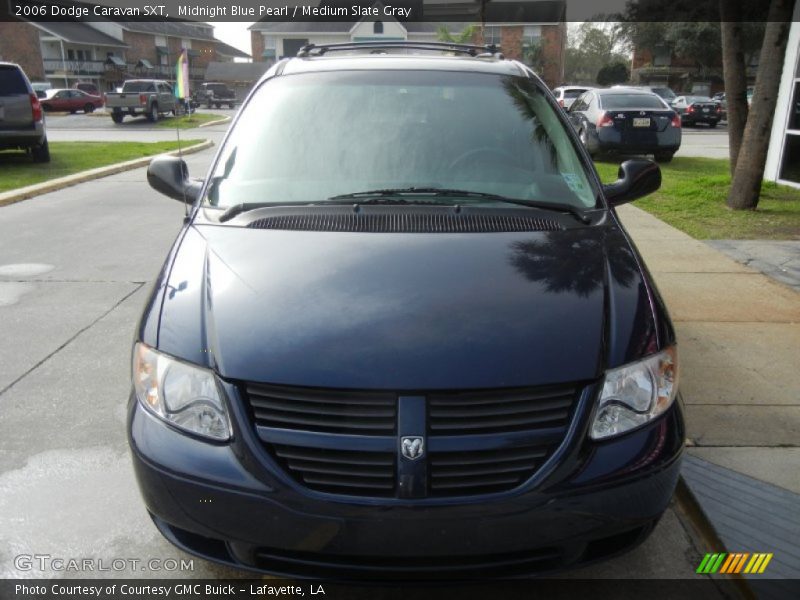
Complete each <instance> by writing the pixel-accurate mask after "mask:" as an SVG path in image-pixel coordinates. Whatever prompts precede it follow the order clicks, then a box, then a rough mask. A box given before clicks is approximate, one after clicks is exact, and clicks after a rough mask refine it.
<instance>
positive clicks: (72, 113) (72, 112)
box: [69, 110, 78, 115]
mask: <svg viewBox="0 0 800 600" xmlns="http://www.w3.org/2000/svg"><path fill="white" fill-rule="evenodd" d="M76 112H78V111H77V110H71V111H69V114H71V115H74V114H75V113H76Z"/></svg>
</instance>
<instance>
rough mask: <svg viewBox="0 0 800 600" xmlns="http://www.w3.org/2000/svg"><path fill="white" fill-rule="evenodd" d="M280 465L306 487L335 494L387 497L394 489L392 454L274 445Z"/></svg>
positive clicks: (394, 461)
mask: <svg viewBox="0 0 800 600" xmlns="http://www.w3.org/2000/svg"><path fill="white" fill-rule="evenodd" d="M273 451H274V452H275V455H276V456H277V457H278V459H279V460H280V462H281V463H282V464H283V466H284V467H285V468H286V469H288V470H289V472H290V474H291V475H292V476H293V477H294V478H295V479H297V480H298V481H300V482H302V483H304V484H305V485H307V486H308V487H310V488H312V489H315V490H319V491H323V492H331V493H334V494H348V495H353V494H355V495H369V496H389V495H392V494H393V492H394V487H395V480H396V476H395V463H396V459H395V456H394V454H392V453H387V452H383V453H382V452H348V451H342V450H321V449H316V448H308V447H304V446H285V445H275V446H273Z"/></svg>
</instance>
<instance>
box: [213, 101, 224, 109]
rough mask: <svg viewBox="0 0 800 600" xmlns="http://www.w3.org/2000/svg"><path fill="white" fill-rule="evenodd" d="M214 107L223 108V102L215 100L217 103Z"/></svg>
mask: <svg viewBox="0 0 800 600" xmlns="http://www.w3.org/2000/svg"><path fill="white" fill-rule="evenodd" d="M214 108H222V103H220V102H215V103H214Z"/></svg>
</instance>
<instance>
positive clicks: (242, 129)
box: [205, 70, 597, 208]
mask: <svg viewBox="0 0 800 600" xmlns="http://www.w3.org/2000/svg"><path fill="white" fill-rule="evenodd" d="M412 187H413V188H442V189H458V190H464V191H469V192H477V193H483V194H494V195H500V196H504V197H510V198H516V199H525V200H537V201H542V202H552V203H561V204H569V205H571V206H575V207H577V208H586V207H594V206H595V198H596V195H597V192H596V190H595V189H594V188H593V184H592V183H590V180H589V178H588V177H587V174H586V173H585V172H584V168H583V166H582V163H581V161H580V160H579V157H578V154H577V152H576V149H575V147H574V146H573V144H572V141H571V139H570V137H569V136H568V135H567V132H566V130H565V125H564V124H563V123H562V122H561V121H560V120H559V118H558V115H557V113H556V112H555V110H554V109H553V108H552V106H551V105H550V104H549V102H548V101H547V98H546V97H545V95H544V94H543V93H542V92H541V91H539V90H538V89H537V88H536V86H535V85H534V84H533V83H531V82H530V81H529V80H527V79H525V78H517V77H501V76H498V75H487V74H477V73H456V72H442V71H372V70H370V71H344V72H326V73H307V74H300V75H289V76H283V77H277V78H275V79H272V80H270V81H267V82H266V83H265V84H263V85H262V86H261V87H260V88H259V89H258V90H257V91H256V92H255V94H254V96H253V97H252V99H251V100H250V102H249V103H248V105H247V107H246V108H245V109H244V112H243V113H242V115H241V117H240V118H239V120H238V122H237V123H236V125H235V127H234V129H233V131H232V132H231V135H230V137H229V138H228V140H227V141H226V143H225V145H224V147H223V149H222V152H221V154H220V158H219V160H218V162H217V165H216V168H215V171H214V173H213V174H212V179H211V183H210V185H209V191H208V194H207V197H206V198H205V203H206V205H210V206H218V207H222V208H226V207H230V206H234V205H238V204H257V203H261V204H263V203H275V204H286V203H306V202H324V201H326V200H327V199H332V198H333V197H334V196H338V195H342V194H351V193H354V192H362V191H369V190H381V189H404V188H412ZM464 200H467V201H470V202H475V203H479V202H488V201H487V200H486V199H485V198H484V199H477V198H473V199H471V200H470V199H468V198H459V197H458V196H457V195H442V196H436V197H435V198H434V199H432V201H436V202H440V203H443V204H460V203H463V201H464ZM331 201H333V200H331Z"/></svg>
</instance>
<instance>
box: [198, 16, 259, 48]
mask: <svg viewBox="0 0 800 600" xmlns="http://www.w3.org/2000/svg"><path fill="white" fill-rule="evenodd" d="M209 25H213V26H214V35H215V36H216V38H217V39H218V40H222V41H223V42H225V43H226V44H230V45H231V46H233V47H234V48H238V49H239V50H242V51H244V52H247V53H248V54H250V52H251V49H250V31H249V30H248V29H247V28H248V27H250V25H252V23H233V22H226V23H220V22H219V21H217V22H214V23H209Z"/></svg>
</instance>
